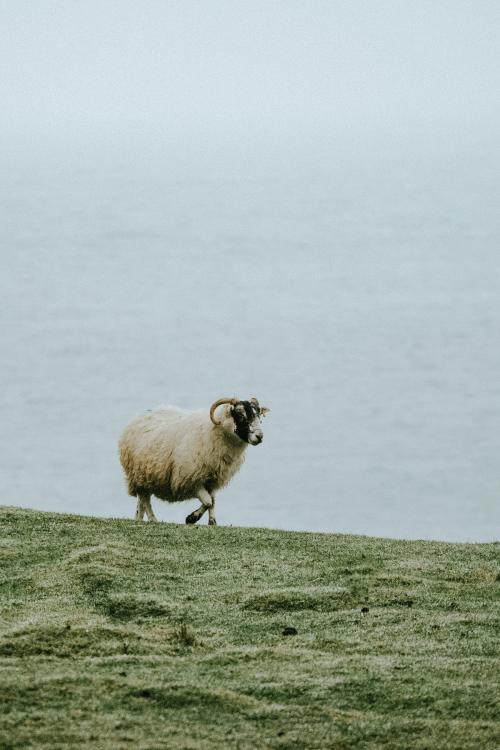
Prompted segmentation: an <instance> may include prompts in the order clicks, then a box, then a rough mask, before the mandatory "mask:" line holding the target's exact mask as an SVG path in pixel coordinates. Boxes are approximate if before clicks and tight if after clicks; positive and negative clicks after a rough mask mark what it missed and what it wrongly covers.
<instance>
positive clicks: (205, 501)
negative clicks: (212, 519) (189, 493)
mask: <svg viewBox="0 0 500 750" xmlns="http://www.w3.org/2000/svg"><path fill="white" fill-rule="evenodd" d="M196 497H197V498H198V500H200V502H201V505H200V507H199V508H197V509H196V510H194V511H193V512H192V513H190V514H189V516H188V517H187V518H186V523H197V521H199V520H200V518H201V517H202V515H203V514H204V513H205V511H207V510H210V508H211V507H212V505H213V500H212V496H211V495H210V493H209V492H207V490H206V489H205V488H204V487H202V488H201V489H200V490H198V492H197V493H196Z"/></svg>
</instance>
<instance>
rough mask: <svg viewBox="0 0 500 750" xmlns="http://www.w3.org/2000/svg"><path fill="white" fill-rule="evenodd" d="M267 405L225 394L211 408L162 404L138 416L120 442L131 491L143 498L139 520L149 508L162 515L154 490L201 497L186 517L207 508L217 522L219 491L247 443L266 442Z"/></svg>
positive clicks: (168, 496) (172, 498) (167, 496)
mask: <svg viewBox="0 0 500 750" xmlns="http://www.w3.org/2000/svg"><path fill="white" fill-rule="evenodd" d="M221 406H224V408H223V409H221V410H220V412H219V418H216V417H215V412H216V410H217V409H218V408H219V407H221ZM268 411H269V409H267V408H265V407H261V406H259V402H258V401H257V399H256V398H252V399H250V401H240V400H239V399H237V398H220V399H218V400H217V401H215V403H213V404H212V406H211V407H210V411H185V410H184V409H178V408H177V407H175V406H161V407H159V408H157V409H154V410H152V411H148V412H146V414H144V415H142V416H140V417H137V418H136V419H134V420H133V421H132V422H131V423H130V424H129V425H128V426H127V427H126V428H125V430H124V432H123V434H122V436H121V438H120V442H119V448H120V461H121V464H122V466H123V470H124V472H125V475H126V477H127V482H128V491H129V494H130V495H132V496H133V497H137V498H138V501H137V510H136V514H135V517H136V520H137V521H142V520H143V518H144V513H146V515H147V517H148V520H149V521H156V520H157V519H156V516H155V514H154V513H153V509H152V507H151V495H155V496H156V497H157V498H159V499H160V500H166V501H167V502H170V503H172V502H178V501H181V500H189V499H191V498H195V497H197V498H198V499H199V500H200V502H201V505H200V507H199V508H198V509H197V510H195V511H194V512H193V513H190V514H189V515H188V517H187V518H186V523H196V522H197V521H199V520H200V518H201V517H202V516H203V514H204V513H205V511H206V510H208V523H209V524H215V523H216V520H215V493H216V491H217V490H219V489H220V488H221V487H224V486H225V485H226V484H227V483H228V482H229V481H230V480H231V479H232V477H233V476H234V475H235V474H236V472H237V471H238V469H239V468H240V467H241V465H242V463H243V461H244V459H245V450H246V448H247V446H248V445H249V444H250V445H258V444H259V443H261V442H262V438H263V434H262V427H261V422H260V420H261V418H262V417H263V416H264V415H265V414H266V413H267V412H268Z"/></svg>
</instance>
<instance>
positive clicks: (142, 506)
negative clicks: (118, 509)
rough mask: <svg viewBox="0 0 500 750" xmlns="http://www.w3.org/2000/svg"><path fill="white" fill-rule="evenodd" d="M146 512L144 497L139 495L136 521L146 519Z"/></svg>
mask: <svg viewBox="0 0 500 750" xmlns="http://www.w3.org/2000/svg"><path fill="white" fill-rule="evenodd" d="M145 511H146V506H145V504H144V497H143V496H142V495H139V496H138V498H137V508H136V510H135V520H136V521H142V520H143V518H144V513H145Z"/></svg>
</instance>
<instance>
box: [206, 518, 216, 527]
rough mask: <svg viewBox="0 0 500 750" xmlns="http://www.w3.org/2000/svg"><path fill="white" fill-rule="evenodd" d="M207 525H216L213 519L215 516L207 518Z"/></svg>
mask: <svg viewBox="0 0 500 750" xmlns="http://www.w3.org/2000/svg"><path fill="white" fill-rule="evenodd" d="M208 525H209V526H217V521H216V520H215V518H209V519H208Z"/></svg>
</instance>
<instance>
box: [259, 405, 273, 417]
mask: <svg viewBox="0 0 500 750" xmlns="http://www.w3.org/2000/svg"><path fill="white" fill-rule="evenodd" d="M270 411H271V409H268V408H267V406H261V407H260V416H261V417H265V416H266V414H269V412H270Z"/></svg>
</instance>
